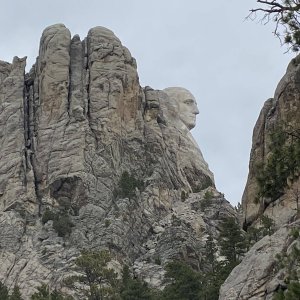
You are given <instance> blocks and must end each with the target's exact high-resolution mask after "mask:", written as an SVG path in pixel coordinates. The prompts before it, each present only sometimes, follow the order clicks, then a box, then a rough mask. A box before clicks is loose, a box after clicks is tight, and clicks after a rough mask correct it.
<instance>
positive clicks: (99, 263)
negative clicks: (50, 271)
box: [67, 250, 119, 300]
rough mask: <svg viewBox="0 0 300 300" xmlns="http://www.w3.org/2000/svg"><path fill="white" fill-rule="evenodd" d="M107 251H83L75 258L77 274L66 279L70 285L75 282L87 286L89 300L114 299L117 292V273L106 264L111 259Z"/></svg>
mask: <svg viewBox="0 0 300 300" xmlns="http://www.w3.org/2000/svg"><path fill="white" fill-rule="evenodd" d="M111 259H112V258H111V255H110V253H109V252H108V251H106V250H102V251H95V252H90V251H83V252H82V253H81V255H80V256H79V257H78V258H77V259H76V260H75V263H76V265H77V267H78V271H79V272H80V273H81V275H79V276H72V277H69V278H68V279H67V282H68V283H69V284H70V285H74V283H76V282H80V283H84V284H86V285H87V286H88V287H89V290H88V292H86V290H84V292H86V294H87V296H88V299H89V300H102V299H115V298H117V294H118V292H119V290H118V289H119V286H118V285H119V281H118V279H117V274H116V273H115V272H114V271H113V270H112V269H110V268H108V266H107V264H108V263H109V262H110V261H111Z"/></svg>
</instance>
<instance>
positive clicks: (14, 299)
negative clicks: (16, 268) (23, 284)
mask: <svg viewBox="0 0 300 300" xmlns="http://www.w3.org/2000/svg"><path fill="white" fill-rule="evenodd" d="M9 300H22V295H21V292H20V289H19V287H18V286H17V285H15V286H14V289H13V292H12V294H11V295H10V297H9Z"/></svg>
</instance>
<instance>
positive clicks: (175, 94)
mask: <svg viewBox="0 0 300 300" xmlns="http://www.w3.org/2000/svg"><path fill="white" fill-rule="evenodd" d="M164 92H165V93H166V94H167V95H168V96H169V97H171V98H174V99H176V100H177V101H178V100H179V101H181V100H185V99H194V100H195V97H194V96H193V94H192V93H191V92H190V91H189V90H187V89H185V88H182V87H170V88H166V89H164Z"/></svg>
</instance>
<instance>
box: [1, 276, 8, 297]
mask: <svg viewBox="0 0 300 300" xmlns="http://www.w3.org/2000/svg"><path fill="white" fill-rule="evenodd" d="M0 299H1V300H8V299H9V298H8V289H7V287H6V286H5V285H4V284H3V283H2V282H1V281H0Z"/></svg>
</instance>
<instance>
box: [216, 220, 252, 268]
mask: <svg viewBox="0 0 300 300" xmlns="http://www.w3.org/2000/svg"><path fill="white" fill-rule="evenodd" d="M220 231H221V232H220V246H221V251H220V252H221V255H223V256H225V258H226V262H227V265H230V267H234V266H236V265H237V264H238V263H239V262H240V259H241V257H242V255H243V254H244V253H245V251H246V241H245V237H244V235H243V232H242V229H241V228H240V226H239V224H238V223H237V221H236V220H235V218H233V217H229V218H227V219H225V220H224V221H223V223H222V224H221V230H220Z"/></svg>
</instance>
